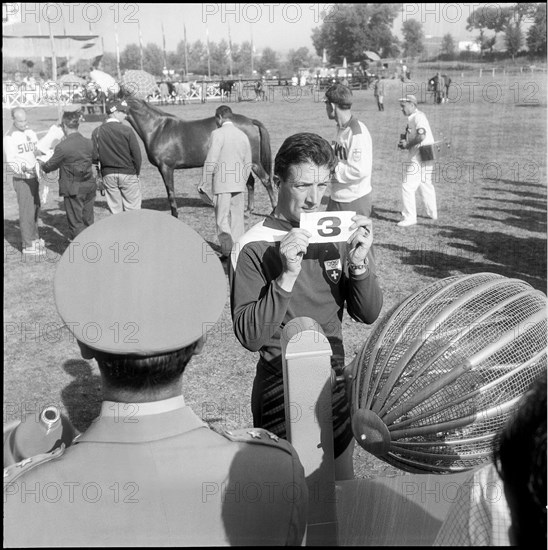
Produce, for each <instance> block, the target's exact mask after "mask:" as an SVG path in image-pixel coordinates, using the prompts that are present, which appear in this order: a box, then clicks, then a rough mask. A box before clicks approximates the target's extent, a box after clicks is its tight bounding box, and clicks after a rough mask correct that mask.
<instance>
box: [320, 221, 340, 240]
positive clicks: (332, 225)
mask: <svg viewBox="0 0 548 550" xmlns="http://www.w3.org/2000/svg"><path fill="white" fill-rule="evenodd" d="M340 225H341V220H340V218H336V217H333V216H329V217H326V218H321V219H319V220H318V235H320V237H336V236H337V235H340V233H341V228H340Z"/></svg>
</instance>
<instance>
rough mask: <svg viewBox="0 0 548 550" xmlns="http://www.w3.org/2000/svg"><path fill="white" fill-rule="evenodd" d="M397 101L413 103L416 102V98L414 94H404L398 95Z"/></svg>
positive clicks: (415, 103)
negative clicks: (403, 95)
mask: <svg viewBox="0 0 548 550" xmlns="http://www.w3.org/2000/svg"><path fill="white" fill-rule="evenodd" d="M398 101H399V102H400V103H413V105H417V104H418V101H417V98H416V97H415V96H414V95H406V96H405V97H400V99H399V100H398Z"/></svg>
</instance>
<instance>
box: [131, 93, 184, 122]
mask: <svg viewBox="0 0 548 550" xmlns="http://www.w3.org/2000/svg"><path fill="white" fill-rule="evenodd" d="M131 101H135V102H137V104H138V105H139V106H140V107H144V108H147V109H150V110H151V111H153V112H154V113H156V114H158V115H160V116H166V117H170V118H177V117H176V116H175V115H173V114H171V113H166V112H165V111H162V110H161V109H158V107H156V106H154V105H151V104H150V103H149V102H148V101H145V100H143V99H137V98H133V99H132V100H131Z"/></svg>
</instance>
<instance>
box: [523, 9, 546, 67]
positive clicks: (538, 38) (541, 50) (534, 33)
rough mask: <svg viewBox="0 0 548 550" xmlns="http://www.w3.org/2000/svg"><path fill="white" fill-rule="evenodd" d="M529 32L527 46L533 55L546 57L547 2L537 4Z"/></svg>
mask: <svg viewBox="0 0 548 550" xmlns="http://www.w3.org/2000/svg"><path fill="white" fill-rule="evenodd" d="M533 17H534V21H533V24H532V25H531V27H530V28H529V31H528V32H527V47H528V48H529V51H530V52H531V53H532V54H533V55H539V56H543V57H546V4H537V6H536V9H535V13H534V15H533Z"/></svg>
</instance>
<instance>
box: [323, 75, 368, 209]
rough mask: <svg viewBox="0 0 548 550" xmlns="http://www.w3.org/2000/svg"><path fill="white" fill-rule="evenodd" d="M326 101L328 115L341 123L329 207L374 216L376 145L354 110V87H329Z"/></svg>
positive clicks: (335, 143)
mask: <svg viewBox="0 0 548 550" xmlns="http://www.w3.org/2000/svg"><path fill="white" fill-rule="evenodd" d="M324 102H325V108H326V112H327V117H328V118H329V120H334V121H335V122H336V123H337V134H336V136H335V139H334V141H333V142H332V145H333V149H334V150H335V154H336V155H337V158H338V159H339V162H338V164H337V168H336V169H335V180H333V181H332V182H331V197H330V199H329V202H328V204H327V210H332V211H333V210H337V211H340V210H352V211H355V212H356V213H357V214H363V215H364V216H371V171H372V167H373V145H372V141H371V135H370V134H369V130H368V129H367V127H366V126H365V124H364V123H363V122H361V121H359V120H358V119H357V118H356V117H355V116H354V115H353V114H352V111H351V110H350V108H351V106H352V90H350V88H348V87H347V86H343V85H342V84H334V85H333V86H331V87H330V88H328V89H327V91H326V92H325V98H324Z"/></svg>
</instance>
